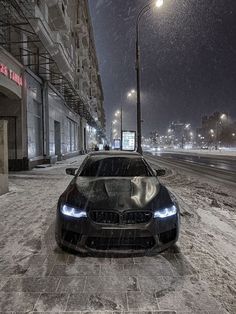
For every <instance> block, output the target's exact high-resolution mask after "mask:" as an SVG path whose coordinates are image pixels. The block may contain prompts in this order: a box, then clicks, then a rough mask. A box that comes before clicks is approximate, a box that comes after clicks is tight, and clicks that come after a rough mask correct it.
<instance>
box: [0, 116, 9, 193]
mask: <svg viewBox="0 0 236 314" xmlns="http://www.w3.org/2000/svg"><path fill="white" fill-rule="evenodd" d="M7 192H8V142H7V121H5V120H0V195H2V194H4V193H7Z"/></svg>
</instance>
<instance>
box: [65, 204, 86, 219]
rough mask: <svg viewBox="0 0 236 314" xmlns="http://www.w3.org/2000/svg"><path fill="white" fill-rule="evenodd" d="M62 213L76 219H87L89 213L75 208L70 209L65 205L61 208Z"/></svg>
mask: <svg viewBox="0 0 236 314" xmlns="http://www.w3.org/2000/svg"><path fill="white" fill-rule="evenodd" d="M61 212H62V214H63V215H65V216H69V217H75V218H85V217H87V213H86V211H84V210H80V209H76V208H73V207H69V206H67V205H63V206H62V207H61Z"/></svg>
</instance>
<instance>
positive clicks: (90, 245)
mask: <svg viewBox="0 0 236 314" xmlns="http://www.w3.org/2000/svg"><path fill="white" fill-rule="evenodd" d="M178 237H179V213H178V214H176V215H175V216H173V217H168V218H164V219H154V218H152V219H151V220H150V221H149V222H148V223H145V224H143V223H142V224H135V225H109V224H98V223H95V222H93V221H92V220H91V219H90V218H81V219H76V218H71V217H66V216H64V215H62V214H61V213H60V211H58V213H57V221H56V241H57V243H58V245H59V246H60V247H66V248H69V249H72V250H75V251H78V252H81V253H89V252H91V253H94V252H97V253H99V252H100V253H104V252H108V251H109V252H111V253H133V252H135V253H143V252H146V251H149V250H155V251H157V252H160V251H163V250H165V249H166V248H168V247H170V246H172V245H173V244H174V243H176V242H177V240H178Z"/></svg>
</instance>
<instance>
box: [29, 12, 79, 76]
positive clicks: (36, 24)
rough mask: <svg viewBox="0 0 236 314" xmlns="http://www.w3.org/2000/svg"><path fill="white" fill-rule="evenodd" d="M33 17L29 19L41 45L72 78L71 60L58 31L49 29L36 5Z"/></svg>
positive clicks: (66, 74)
mask: <svg viewBox="0 0 236 314" xmlns="http://www.w3.org/2000/svg"><path fill="white" fill-rule="evenodd" d="M33 14H34V18H31V19H30V20H29V22H30V24H31V26H32V28H33V29H34V31H35V33H36V34H37V35H38V37H39V39H40V41H41V42H42V44H43V46H44V47H45V48H46V50H47V51H48V53H49V54H50V56H51V57H52V58H53V60H54V61H55V62H56V63H57V65H58V68H59V69H60V71H61V72H62V73H64V75H65V76H66V77H67V78H68V79H69V80H73V77H72V73H73V68H72V65H73V61H72V59H71V57H70V55H69V54H68V52H67V51H66V49H65V47H64V45H63V42H62V38H61V35H60V33H58V32H54V31H52V30H51V28H50V27H49V25H48V24H47V22H46V20H45V19H44V16H43V14H42V12H41V11H40V9H39V7H38V6H35V8H34V12H33Z"/></svg>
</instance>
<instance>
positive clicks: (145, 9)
mask: <svg viewBox="0 0 236 314" xmlns="http://www.w3.org/2000/svg"><path fill="white" fill-rule="evenodd" d="M163 1H164V0H156V1H151V2H150V3H148V4H146V5H145V6H144V7H143V8H142V9H141V10H140V11H139V14H138V16H137V20H136V77H137V151H138V152H139V153H140V154H142V134H141V132H142V130H141V124H142V122H141V95H140V46H139V30H140V29H139V28H140V21H141V18H142V16H143V15H144V14H145V13H147V12H148V11H149V10H151V8H152V7H153V6H156V7H157V8H160V7H161V6H162V5H163Z"/></svg>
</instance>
